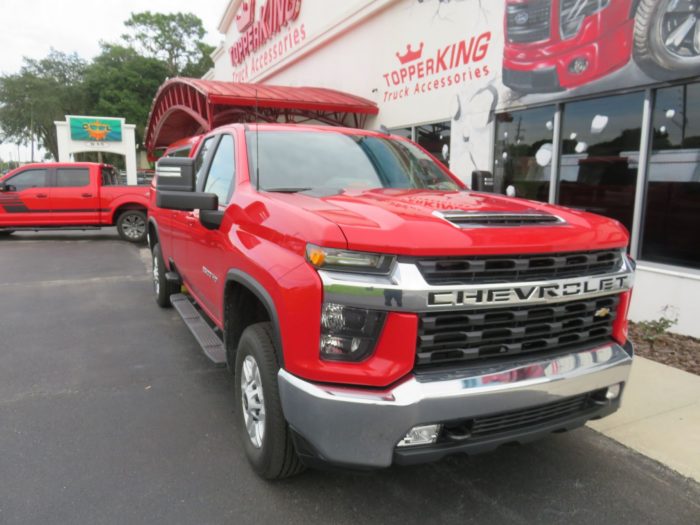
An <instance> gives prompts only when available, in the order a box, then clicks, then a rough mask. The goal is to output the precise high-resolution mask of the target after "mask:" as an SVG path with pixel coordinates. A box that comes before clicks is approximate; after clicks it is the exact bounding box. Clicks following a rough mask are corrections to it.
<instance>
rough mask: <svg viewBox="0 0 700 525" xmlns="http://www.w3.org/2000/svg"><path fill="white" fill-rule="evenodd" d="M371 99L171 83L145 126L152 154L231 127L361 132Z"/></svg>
mask: <svg viewBox="0 0 700 525" xmlns="http://www.w3.org/2000/svg"><path fill="white" fill-rule="evenodd" d="M378 112H379V109H378V108H377V105H376V104H375V103H374V102H372V101H371V100H367V99H364V98H362V97H357V96H355V95H351V94H349V93H343V92H341V91H335V90H333V89H326V88H318V87H290V86H270V85H266V84H241V83H236V82H223V81H220V80H201V79H195V78H182V77H178V78H173V79H170V80H168V81H166V82H165V83H164V84H163V85H162V86H161V87H160V89H159V90H158V93H157V94H156V97H155V99H154V100H153V105H152V106H151V112H150V114H149V115H148V125H147V127H146V149H147V150H148V153H149V155H153V153H154V151H155V150H157V149H160V148H165V147H167V146H168V145H169V144H172V143H173V142H175V141H176V140H179V139H182V138H184V137H189V136H192V135H196V134H200V133H206V132H208V131H210V130H212V129H214V128H216V127H217V126H221V125H223V124H231V123H233V122H297V123H302V122H321V123H324V124H329V125H335V126H353V127H360V128H361V127H363V126H364V123H365V120H366V118H367V116H368V115H376V114H377V113H378Z"/></svg>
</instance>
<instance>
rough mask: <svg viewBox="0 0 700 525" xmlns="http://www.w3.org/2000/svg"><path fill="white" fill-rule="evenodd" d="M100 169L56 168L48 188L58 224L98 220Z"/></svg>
mask: <svg viewBox="0 0 700 525" xmlns="http://www.w3.org/2000/svg"><path fill="white" fill-rule="evenodd" d="M99 171H100V170H99V168H92V169H91V168H89V167H87V166H84V167H65V168H61V167H58V168H56V169H55V172H54V179H55V182H54V184H53V185H52V187H51V191H50V197H51V214H52V216H53V220H54V222H55V223H56V224H59V225H64V224H65V225H78V224H80V225H89V224H99V222H100V210H99V204H100V198H99V184H98V181H97V177H98V176H99Z"/></svg>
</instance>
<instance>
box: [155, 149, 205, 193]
mask: <svg viewBox="0 0 700 525" xmlns="http://www.w3.org/2000/svg"><path fill="white" fill-rule="evenodd" d="M194 171H195V170H194V159H191V158H189V157H165V158H162V159H160V160H159V161H158V163H157V164H156V175H157V177H158V179H157V181H156V189H157V190H164V191H189V192H193V191H195V183H196V178H195V173H194Z"/></svg>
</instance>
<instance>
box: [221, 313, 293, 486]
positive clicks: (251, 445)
mask: <svg viewBox="0 0 700 525" xmlns="http://www.w3.org/2000/svg"><path fill="white" fill-rule="evenodd" d="M278 371H279V364H278V363H277V354H276V351H275V343H274V339H273V335H272V326H271V324H270V323H268V322H265V323H257V324H254V325H251V326H249V327H248V328H246V329H245V330H244V331H243V334H242V335H241V339H240V342H239V343H238V350H237V352H236V366H235V381H236V388H235V399H236V414H237V417H236V419H237V423H238V430H239V434H240V438H241V441H242V443H243V448H244V449H245V453H246V456H247V458H248V461H249V462H250V464H251V466H252V467H253V469H254V470H255V472H257V473H258V475H260V476H261V477H263V478H265V479H271V480H272V479H282V478H286V477H289V476H294V475H295V474H298V473H299V472H301V471H302V470H304V467H303V465H302V463H301V461H300V460H299V457H298V456H297V453H296V450H295V449H294V443H293V442H292V438H291V435H290V430H289V426H288V425H287V422H286V420H285V419H284V415H283V414H282V405H281V403H280V397H279V389H278V386H277V372H278Z"/></svg>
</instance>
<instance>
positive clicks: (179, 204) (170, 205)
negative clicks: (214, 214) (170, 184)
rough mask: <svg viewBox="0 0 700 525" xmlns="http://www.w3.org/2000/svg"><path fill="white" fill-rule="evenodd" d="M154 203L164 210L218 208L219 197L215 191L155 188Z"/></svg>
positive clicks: (208, 209)
mask: <svg viewBox="0 0 700 525" xmlns="http://www.w3.org/2000/svg"><path fill="white" fill-rule="evenodd" d="M159 179H160V177H159ZM156 205H157V206H158V207H159V208H165V209H166V210H180V211H194V210H206V211H210V210H218V209H219V197H218V196H217V195H216V194H215V193H201V192H194V191H193V192H188V191H183V190H179V191H171V190H161V189H156Z"/></svg>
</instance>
